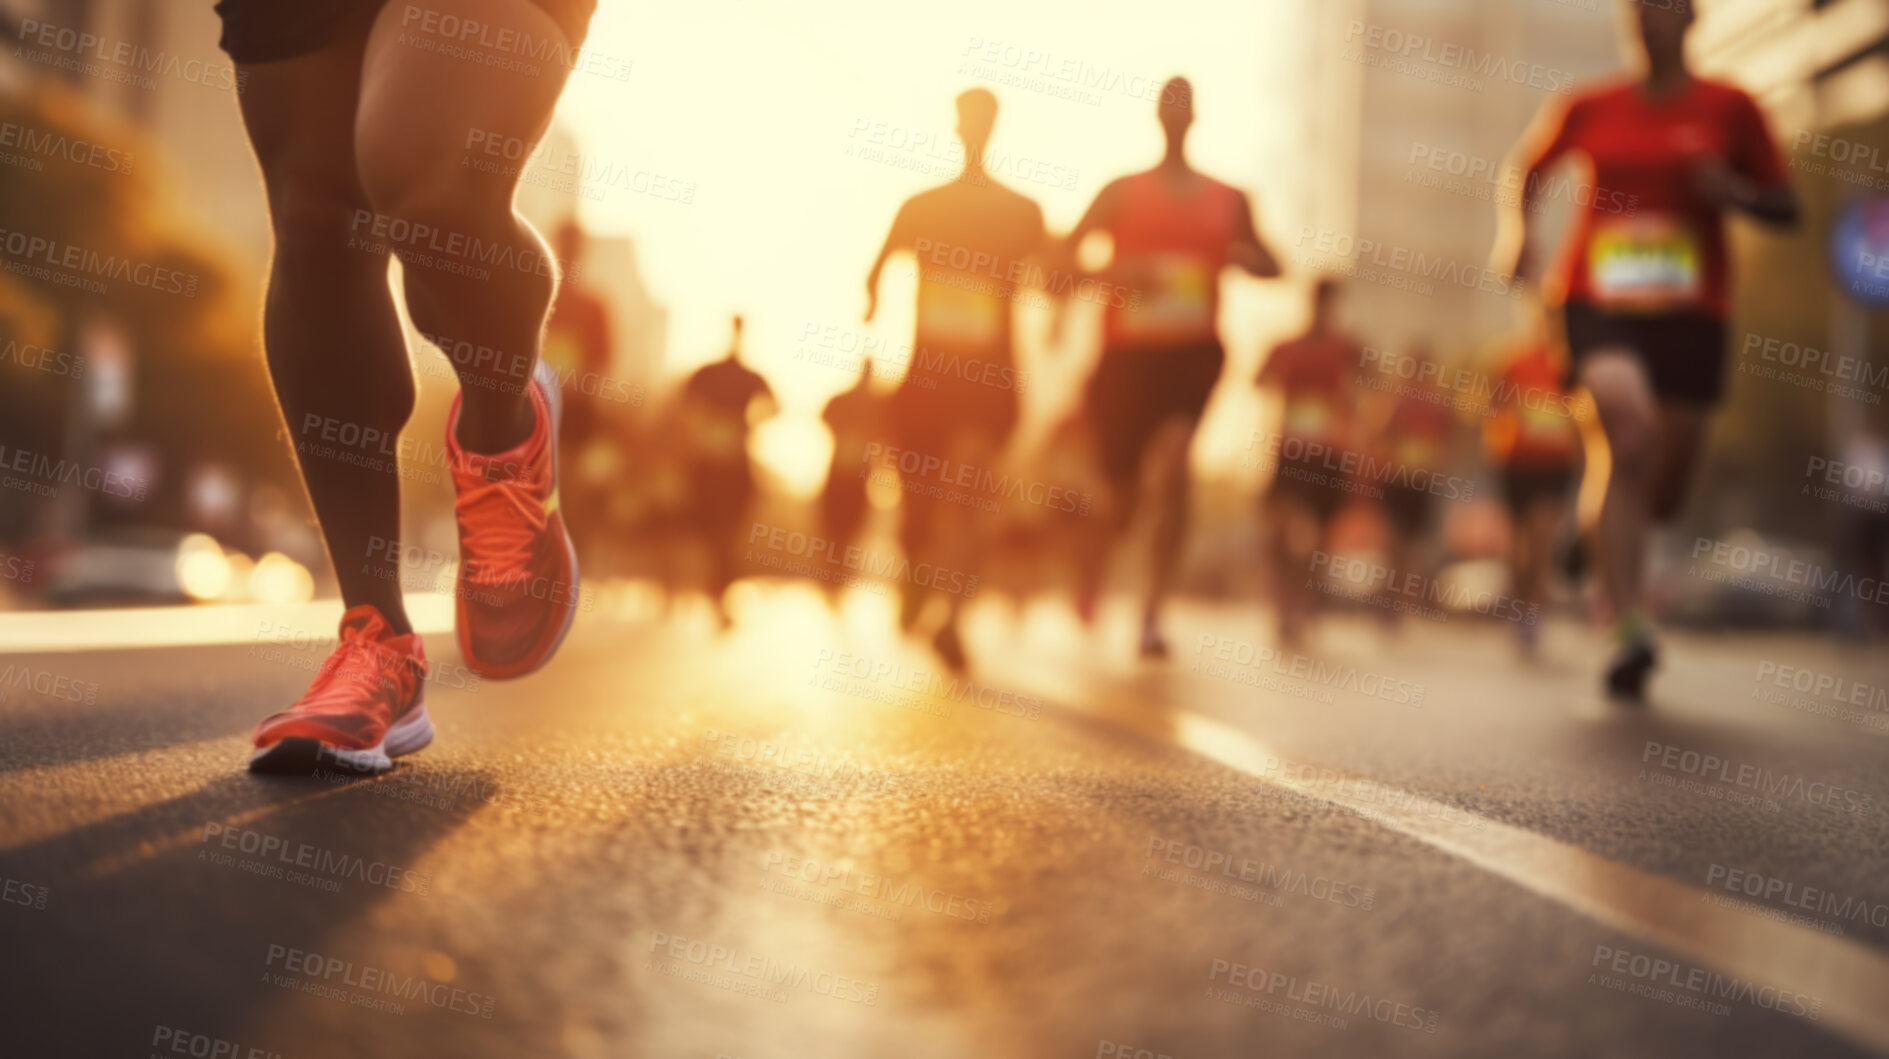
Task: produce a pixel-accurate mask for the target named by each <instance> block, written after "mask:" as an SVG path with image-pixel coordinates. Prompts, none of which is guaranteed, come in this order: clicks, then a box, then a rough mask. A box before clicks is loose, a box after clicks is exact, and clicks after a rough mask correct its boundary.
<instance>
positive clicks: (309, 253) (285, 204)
mask: <svg viewBox="0 0 1889 1059" xmlns="http://www.w3.org/2000/svg"><path fill="white" fill-rule="evenodd" d="M270 191H271V193H270V196H269V200H270V201H269V223H270V227H271V229H272V231H273V233H274V235H275V255H276V262H277V266H278V267H282V268H290V269H293V268H296V267H297V266H301V265H306V266H308V267H310V268H316V269H319V270H321V273H322V274H323V275H333V274H335V273H337V272H343V273H345V272H362V273H370V272H372V273H378V274H379V275H381V276H385V275H386V273H387V261H386V258H385V257H383V256H381V255H380V254H377V253H374V252H371V250H370V249H368V246H367V244H368V243H369V242H370V241H371V240H372V232H371V231H370V230H368V229H367V228H366V227H365V226H364V225H363V224H362V223H361V221H362V216H363V213H364V211H365V210H366V208H367V201H366V199H365V197H363V196H362V195H361V193H360V189H359V188H358V187H357V186H355V185H353V183H352V182H351V181H347V180H345V179H342V178H339V177H330V176H324V175H322V174H319V173H314V174H309V175H307V176H303V177H290V178H286V179H285V180H284V181H283V182H282V183H280V184H279V185H278V186H276V187H273V188H271V189H270Z"/></svg>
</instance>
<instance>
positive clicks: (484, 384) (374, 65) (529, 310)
mask: <svg viewBox="0 0 1889 1059" xmlns="http://www.w3.org/2000/svg"><path fill="white" fill-rule="evenodd" d="M595 6H596V5H595V2H594V0H534V2H526V0H434V2H433V3H432V4H431V5H430V6H429V12H430V13H431V14H434V15H439V16H442V17H443V18H444V19H447V20H451V21H453V22H455V23H457V24H466V23H470V24H476V25H479V26H482V27H484V29H485V30H486V31H487V36H485V37H482V38H481V39H480V40H477V41H466V40H460V39H450V40H449V39H448V38H447V37H445V36H443V35H440V34H439V33H432V32H429V31H428V30H427V28H426V27H425V25H424V24H422V25H411V26H410V25H408V24H407V23H408V20H409V16H410V14H411V12H412V9H411V8H406V7H403V6H402V5H399V4H387V5H383V3H382V0H340V2H334V3H322V4H286V3H281V2H279V0H221V2H219V3H218V4H217V5H216V10H217V14H218V15H219V16H221V18H222V22H223V36H222V41H221V44H222V47H223V49H224V50H225V51H227V52H228V53H229V55H230V58H231V59H232V60H234V61H235V63H236V66H237V70H238V74H237V76H238V79H239V82H240V83H241V84H242V86H243V88H242V91H241V92H240V93H238V97H237V98H238V102H239V105H240V106H241V110H242V116H243V125H244V128H245V129H246V130H247V132H248V134H249V142H250V146H251V147H252V148H253V149H254V151H255V155H256V160H257V162H258V163H259V165H260V167H261V170H262V179H263V184H264V187H265V190H266V192H267V197H268V202H269V219H270V223H271V225H272V228H273V235H274V244H275V245H274V258H273V260H272V262H271V266H270V276H269V288H268V299H267V303H266V305H265V308H264V315H263V343H264V346H265V348H266V352H267V358H268V363H269V375H270V380H271V382H272V383H273V384H274V386H275V391H276V396H277V399H278V400H279V401H280V403H281V406H282V412H283V417H284V420H285V421H286V423H287V425H288V429H289V436H290V438H291V439H292V440H293V442H294V445H295V455H296V461H297V464H298V465H299V467H300V469H301V473H302V480H303V482H304V483H305V484H306V485H307V487H308V495H309V500H310V502H311V503H312V504H313V506H314V509H315V514H316V517H317V518H318V519H319V520H320V523H321V530H322V537H323V540H324V543H325V544H326V545H327V548H328V556H329V559H330V560H331V561H332V562H333V563H334V566H335V576H336V580H337V581H339V582H340V585H341V594H342V598H343V600H344V601H345V602H346V603H347V606H348V609H347V612H346V613H345V614H344V615H343V616H342V619H341V632H340V641H341V642H340V644H339V646H338V647H337V648H336V649H335V652H334V654H333V655H332V656H331V657H330V658H329V659H328V660H327V662H326V663H324V664H323V666H322V669H321V671H320V672H319V673H318V674H317V675H316V677H315V679H314V681H313V682H312V683H311V684H310V685H309V688H308V691H307V692H306V693H304V694H303V695H302V697H301V698H300V699H298V700H297V701H296V702H295V703H294V704H293V705H292V706H290V707H289V708H288V709H287V710H285V711H283V712H281V713H277V714H275V715H274V716H272V717H270V718H268V719H267V720H265V721H263V722H262V724H261V725H260V726H258V727H257V729H256V733H255V736H254V742H255V745H256V748H257V749H256V752H255V754H254V755H253V756H252V757H251V760H250V768H252V769H254V770H256V771H262V772H293V773H306V772H311V771H313V770H315V769H318V768H324V767H325V768H338V769H349V770H356V771H364V772H379V771H383V770H385V769H388V768H390V767H391V758H393V757H398V756H400V755H402V754H407V753H412V752H413V751H415V750H418V749H420V748H421V747H423V746H425V745H426V744H427V743H428V742H430V741H431V740H432V738H433V727H432V724H431V722H430V721H428V719H427V716H426V709H425V706H424V703H423V702H422V694H421V692H422V688H423V686H424V680H425V677H426V672H427V665H426V655H425V652H424V651H423V650H422V647H421V643H420V637H419V636H418V635H416V634H415V633H414V632H413V628H412V625H411V624H410V623H409V622H408V620H407V615H406V611H405V608H404V607H403V605H402V591H401V590H402V587H403V580H404V579H403V577H402V568H401V562H400V558H401V556H402V554H403V552H402V550H401V547H400V485H399V482H400V477H399V466H398V459H397V457H389V458H378V457H379V456H380V455H381V454H382V453H385V452H388V451H389V449H388V446H384V445H383V446H379V447H378V450H376V449H368V450H366V451H365V452H363V451H351V452H338V451H336V446H335V444H334V443H333V440H332V439H334V438H335V437H337V436H339V437H347V436H358V437H368V436H373V437H379V438H395V437H397V436H398V434H399V432H400V429H401V428H402V427H403V426H404V425H405V424H406V422H407V418H408V416H409V415H411V414H412V411H413V402H414V382H413V372H412V366H411V363H410V361H409V360H408V356H407V350H406V347H405V344H404V342H403V340H402V336H401V325H400V319H399V315H398V312H397V310H396V307H395V305H394V300H393V291H392V289H391V286H390V284H389V283H388V278H387V277H388V274H387V269H388V255H389V254H392V255H394V256H398V257H400V258H401V259H402V261H403V264H404V266H405V267H404V268H403V269H402V278H403V284H404V290H403V293H404V295H405V299H406V308H407V311H408V313H409V315H410V316H411V317H412V319H413V322H414V324H415V325H416V326H417V327H418V329H419V330H420V331H421V332H422V333H423V334H425V335H427V336H429V338H431V339H432V340H434V341H435V342H436V343H437V344H439V345H440V347H441V349H442V350H443V351H445V352H446V354H447V357H448V359H449V360H451V361H452V363H453V365H454V370H455V372H456V373H457V375H458V377H459V382H460V391H459V395H458V397H457V398H456V399H455V401H454V404H453V410H452V413H451V416H450V418H449V420H448V422H449V424H450V425H449V427H448V429H447V438H446V453H447V458H448V461H449V467H450V470H451V473H452V478H453V486H454V489H455V490H456V492H457V499H456V500H455V501H454V504H453V512H454V515H455V516H456V517H457V520H458V523H459V559H460V562H459V583H458V585H457V586H456V589H455V593H454V594H455V596H456V602H457V614H456V619H457V622H456V623H457V626H458V635H459V648H460V651H461V653H462V654H464V656H465V659H466V664H467V665H468V666H470V667H471V668H472V669H473V670H475V671H477V672H479V673H481V674H483V675H485V676H487V677H494V678H501V677H516V676H521V675H523V674H525V673H528V672H530V671H532V670H534V669H536V668H538V667H539V666H541V665H543V664H544V663H545V662H546V661H547V660H549V659H550V657H551V655H552V654H553V652H555V651H556V650H557V647H558V645H559V644H560V643H562V641H563V638H564V634H565V632H566V631H568V630H569V628H570V623H571V619H572V617H573V615H574V614H575V612H576V608H577V560H576V555H575V553H574V551H573V549H572V547H571V543H570V538H569V536H568V535H567V534H566V532H565V528H564V516H563V514H562V513H561V512H560V511H559V509H558V500H557V480H558V464H557V445H556V438H557V435H558V429H557V428H558V417H559V411H560V407H561V401H560V398H561V396H562V395H561V394H560V392H559V387H558V383H557V379H556V377H555V376H554V375H553V374H552V373H551V372H550V370H549V369H548V368H547V366H546V365H545V364H544V363H543V362H542V361H540V360H539V357H538V354H539V346H540V340H541V338H542V333H543V330H544V323H545V314H546V313H547V311H548V310H549V309H550V306H551V302H552V297H553V295H554V292H555V290H556V288H557V283H558V278H559V269H558V268H557V266H556V264H555V261H554V259H553V258H552V257H551V250H550V248H549V247H547V246H546V245H545V243H544V240H543V238H542V237H541V236H539V234H538V232H537V231H536V230H534V229H533V228H532V227H531V225H530V224H528V223H526V222H525V220H524V219H523V218H521V217H520V216H519V215H518V214H517V213H516V212H515V211H514V209H513V207H512V199H513V195H514V193H515V191H516V184H517V178H518V173H517V171H516V170H515V169H514V170H510V171H508V172H506V173H504V174H502V175H497V176H495V175H493V174H491V173H488V172H484V171H480V170H477V169H474V168H473V167H471V166H467V165H465V164H464V162H465V161H466V130H468V129H477V130H483V131H484V132H485V133H486V134H487V135H490V136H493V137H497V138H499V139H500V140H501V141H502V142H508V143H509V142H517V143H520V144H522V145H523V146H524V148H525V149H526V150H527V152H529V151H530V150H532V149H535V146H536V144H537V142H538V140H539V138H540V137H541V136H542V135H543V133H544V130H545V128H546V126H548V125H549V124H550V121H551V111H552V108H553V107H555V106H556V104H557V101H558V97H559V95H560V94H562V92H563V90H564V83H565V80H566V79H567V77H568V76H569V74H570V70H571V65H572V63H573V62H574V61H575V57H576V55H577V53H578V49H579V48H581V46H582V45H583V40H584V34H585V31H586V29H587V27H588V25H589V22H590V15H591V11H592V9H593V8H594V7H595ZM488 41H504V42H518V41H531V42H534V45H533V46H534V47H536V48H538V49H540V54H545V55H552V54H562V55H566V56H568V57H569V58H570V60H571V61H570V62H545V63H532V64H523V63H519V62H517V61H516V56H515V55H514V54H512V53H511V52H510V51H508V50H507V49H506V48H505V47H504V46H502V45H500V46H494V45H493V44H490V43H488ZM448 45H450V46H451V47H447V46H448ZM469 60H470V61H469ZM420 232H430V233H433V236H435V237H437V240H435V239H429V238H426V237H421V236H419V235H418V233H420ZM439 246H446V247H449V248H450V247H459V246H464V247H471V248H477V250H476V254H477V255H478V258H479V260H482V261H485V260H491V261H504V262H509V263H510V264H508V265H501V266H497V267H494V268H491V269H490V270H486V269H483V268H471V267H465V266H467V265H469V264H470V263H471V258H472V253H474V252H473V251H467V252H463V256H461V257H455V256H454V254H453V252H452V251H451V250H448V251H447V252H445V253H436V252H435V251H436V250H437V248H438V247H439Z"/></svg>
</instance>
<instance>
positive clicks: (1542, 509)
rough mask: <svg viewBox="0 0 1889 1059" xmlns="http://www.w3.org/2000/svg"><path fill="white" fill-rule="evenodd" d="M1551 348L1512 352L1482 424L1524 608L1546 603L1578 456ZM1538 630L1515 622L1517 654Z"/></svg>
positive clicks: (1530, 648)
mask: <svg viewBox="0 0 1889 1059" xmlns="http://www.w3.org/2000/svg"><path fill="white" fill-rule="evenodd" d="M1564 377H1565V371H1564V369H1563V367H1562V365H1561V363H1560V361H1559V359H1558V358H1557V357H1556V356H1555V350H1554V348H1553V347H1552V346H1550V345H1549V344H1548V343H1547V342H1546V341H1545V340H1543V339H1541V338H1537V339H1535V340H1533V341H1530V342H1527V343H1524V344H1523V345H1521V346H1520V347H1518V348H1516V349H1515V350H1514V351H1513V352H1512V353H1511V354H1510V355H1509V358H1508V360H1507V362H1506V363H1505V365H1504V366H1503V369H1502V373H1501V375H1500V376H1498V377H1497V381H1496V385H1495V392H1494V393H1493V394H1492V395H1491V397H1490V406H1489V417H1488V419H1486V420H1485V421H1484V425H1483V432H1482V437H1483V447H1484V449H1485V451H1486V452H1487V453H1488V456H1489V459H1490V461H1491V462H1493V463H1494V464H1495V465H1496V466H1497V467H1499V468H1500V469H1501V472H1502V492H1503V496H1504V498H1505V499H1506V500H1507V502H1508V510H1509V524H1510V531H1509V580H1510V585H1511V589H1510V591H1511V592H1512V593H1513V594H1514V596H1515V598H1516V599H1518V600H1521V601H1522V603H1523V604H1524V605H1532V606H1533V607H1534V608H1536V612H1537V613H1538V612H1539V608H1541V607H1545V606H1546V605H1547V602H1548V599H1547V595H1548V593H1547V586H1548V567H1549V564H1550V560H1551V559H1552V558H1553V554H1554V536H1555V531H1556V529H1557V528H1558V527H1559V525H1560V522H1561V516H1562V514H1563V512H1565V510H1566V509H1567V500H1568V489H1569V487H1570V486H1572V485H1573V484H1574V469H1575V465H1576V463H1577V462H1578V461H1579V459H1580V455H1581V431H1580V427H1579V425H1578V423H1577V421H1576V418H1575V416H1576V411H1575V409H1576V407H1577V406H1576V405H1575V403H1574V399H1573V398H1572V397H1571V396H1569V394H1568V393H1567V392H1566V390H1565V389H1564V388H1563V386H1562V382H1561V380H1562V379H1563V378H1564ZM1539 629H1540V626H1539V625H1538V624H1535V623H1531V622H1517V623H1515V631H1516V635H1517V636H1518V637H1519V638H1520V641H1521V645H1522V650H1523V651H1524V653H1527V654H1533V653H1534V650H1535V645H1536V642H1537V640H1538V631H1539Z"/></svg>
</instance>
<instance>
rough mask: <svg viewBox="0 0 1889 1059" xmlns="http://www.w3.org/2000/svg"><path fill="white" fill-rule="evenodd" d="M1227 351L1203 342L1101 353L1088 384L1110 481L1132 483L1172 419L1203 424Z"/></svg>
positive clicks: (1103, 464) (1090, 400) (1098, 448)
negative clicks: (1157, 434)
mask: <svg viewBox="0 0 1889 1059" xmlns="http://www.w3.org/2000/svg"><path fill="white" fill-rule="evenodd" d="M1225 363H1226V351H1225V350H1223V349H1221V348H1220V343H1219V342H1217V341H1213V342H1200V343H1195V344H1193V345H1188V346H1179V347H1175V348H1171V349H1158V350H1146V349H1136V350H1107V349H1105V350H1103V351H1102V362H1101V363H1100V364H1098V365H1096V369H1095V375H1094V376H1093V377H1091V378H1090V379H1089V389H1088V399H1089V408H1090V410H1091V412H1092V413H1093V420H1094V422H1095V432H1096V442H1097V444H1096V448H1097V450H1098V451H1099V452H1100V453H1101V456H1102V469H1103V471H1105V472H1106V473H1107V474H1108V477H1109V481H1111V482H1115V483H1117V484H1118V485H1120V484H1121V483H1125V482H1126V483H1132V482H1133V481H1134V480H1135V478H1136V476H1137V475H1138V474H1139V473H1140V471H1141V459H1142V455H1143V454H1144V453H1145V452H1146V451H1147V449H1148V443H1149V442H1151V441H1153V440H1154V435H1155V432H1156V431H1158V430H1160V429H1161V424H1163V423H1165V422H1167V421H1168V420H1169V419H1173V418H1181V419H1186V420H1187V421H1188V422H1190V423H1198V422H1199V421H1200V413H1201V412H1203V411H1205V410H1206V408H1207V398H1208V397H1210V396H1212V394H1213V387H1214V384H1215V383H1217V382H1219V381H1220V368H1221V366H1222V365H1223V364H1225Z"/></svg>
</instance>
